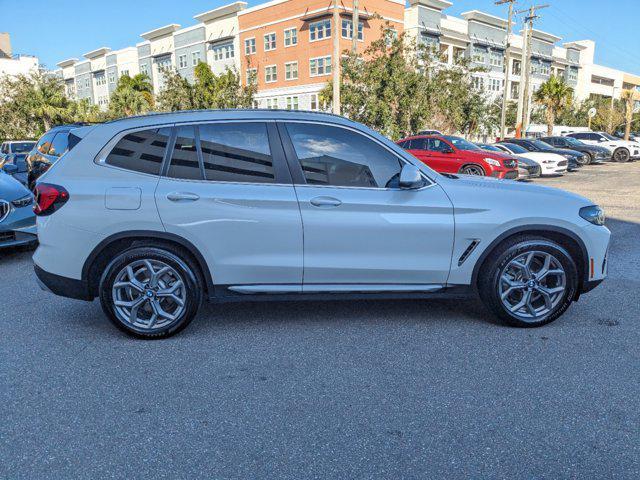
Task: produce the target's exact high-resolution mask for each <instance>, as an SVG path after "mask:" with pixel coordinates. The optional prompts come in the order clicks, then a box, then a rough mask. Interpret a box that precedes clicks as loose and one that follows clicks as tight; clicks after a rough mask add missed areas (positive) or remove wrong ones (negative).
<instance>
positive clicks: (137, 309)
mask: <svg viewBox="0 0 640 480" xmlns="http://www.w3.org/2000/svg"><path fill="white" fill-rule="evenodd" d="M201 292H202V288H201V286H200V285H199V281H198V277H197V275H196V274H195V272H194V269H193V267H191V266H190V265H189V263H188V262H187V261H185V260H183V259H181V258H180V257H178V256H177V255H176V254H174V253H172V252H169V251H166V250H164V249H160V248H155V247H153V248H151V247H141V248H133V249H131V250H127V251H125V252H124V253H122V254H120V255H119V256H118V257H116V258H115V259H114V260H113V261H112V262H111V264H109V266H108V267H107V269H106V271H105V273H104V275H103V277H102V280H101V282H100V301H101V304H102V308H103V310H104V311H105V313H106V314H107V316H108V317H109V318H110V319H111V321H112V322H113V323H114V324H115V325H116V326H117V327H118V328H120V329H121V330H124V331H126V332H127V333H130V334H133V335H135V336H138V337H140V338H161V337H167V336H170V335H173V334H175V333H177V332H179V331H180V330H182V329H183V328H185V327H186V326H187V325H188V324H189V322H191V320H192V319H193V317H194V316H195V315H196V313H197V311H198V308H199V306H200V301H201V297H202V293H201Z"/></svg>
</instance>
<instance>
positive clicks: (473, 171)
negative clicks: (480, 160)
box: [458, 163, 486, 176]
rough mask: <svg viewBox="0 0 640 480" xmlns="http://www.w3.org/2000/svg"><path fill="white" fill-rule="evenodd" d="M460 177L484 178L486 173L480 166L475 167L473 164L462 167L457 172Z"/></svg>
mask: <svg viewBox="0 0 640 480" xmlns="http://www.w3.org/2000/svg"><path fill="white" fill-rule="evenodd" d="M458 173H460V174H461V175H477V176H485V175H486V172H485V171H484V168H482V167H481V166H480V165H476V164H475V163H472V164H469V165H464V166H463V167H462V168H461V169H460V170H459V171H458Z"/></svg>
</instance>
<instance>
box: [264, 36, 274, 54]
mask: <svg viewBox="0 0 640 480" xmlns="http://www.w3.org/2000/svg"><path fill="white" fill-rule="evenodd" d="M275 49H276V34H275V33H267V34H266V35H265V36H264V51H265V52H268V51H269V50H275Z"/></svg>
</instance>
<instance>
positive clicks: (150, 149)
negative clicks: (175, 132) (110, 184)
mask: <svg viewBox="0 0 640 480" xmlns="http://www.w3.org/2000/svg"><path fill="white" fill-rule="evenodd" d="M170 135H171V129H170V128H154V129H151V130H142V131H138V132H134V133H129V134H127V135H125V136H124V137H122V139H121V140H120V141H119V142H118V143H117V144H116V146H115V147H113V149H112V150H111V152H110V153H109V155H107V158H106V159H105V163H106V164H107V165H113V166H114V167H119V168H124V169H127V170H132V171H134V172H141V173H149V174H152V175H159V174H160V167H161V166H162V159H163V158H164V153H165V150H166V148H167V143H168V141H169V137H170Z"/></svg>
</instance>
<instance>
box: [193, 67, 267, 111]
mask: <svg viewBox="0 0 640 480" xmlns="http://www.w3.org/2000/svg"><path fill="white" fill-rule="evenodd" d="M194 76H195V82H194V90H195V94H194V95H195V102H196V106H197V108H249V107H251V105H252V104H253V97H254V95H255V93H256V85H255V84H253V83H252V84H250V85H246V86H245V85H242V81H241V79H240V75H238V73H237V72H236V71H235V70H231V69H226V70H225V71H224V72H223V73H221V74H219V75H215V74H214V73H213V71H212V70H211V66H209V65H208V64H206V63H204V62H200V63H198V65H197V66H196V68H195V72H194Z"/></svg>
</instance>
